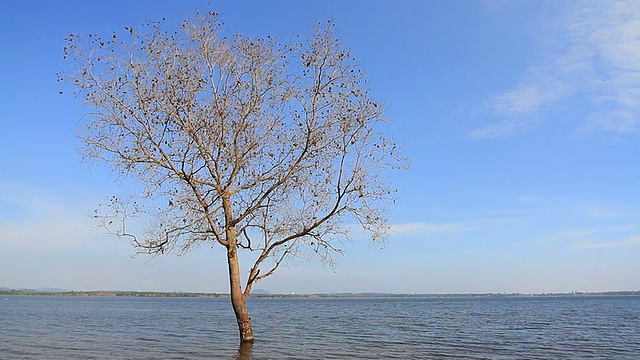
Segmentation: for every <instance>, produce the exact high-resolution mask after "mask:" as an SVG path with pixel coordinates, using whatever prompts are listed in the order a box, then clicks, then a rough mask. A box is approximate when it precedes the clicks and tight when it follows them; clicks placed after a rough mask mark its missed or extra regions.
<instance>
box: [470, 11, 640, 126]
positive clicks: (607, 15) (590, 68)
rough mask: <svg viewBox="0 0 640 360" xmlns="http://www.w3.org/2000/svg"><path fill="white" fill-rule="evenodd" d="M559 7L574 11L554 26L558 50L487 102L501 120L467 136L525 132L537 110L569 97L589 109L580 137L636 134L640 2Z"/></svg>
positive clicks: (638, 119) (639, 87)
mask: <svg viewBox="0 0 640 360" xmlns="http://www.w3.org/2000/svg"><path fill="white" fill-rule="evenodd" d="M562 4H563V5H566V4H569V6H575V7H574V8H573V9H571V11H569V15H568V16H566V17H563V18H562V19H561V20H560V22H559V25H558V26H553V25H552V26H553V28H551V33H552V34H557V35H556V36H554V37H553V38H552V39H551V41H549V42H550V43H558V44H559V46H555V47H554V50H552V51H550V53H549V54H547V55H546V56H541V57H540V59H541V61H540V64H537V65H535V66H533V67H532V68H530V69H529V71H528V73H527V75H526V76H525V78H524V80H522V81H521V82H520V83H519V84H518V85H517V86H516V87H515V88H514V89H512V90H507V91H505V92H503V93H501V94H498V95H496V96H494V97H493V98H492V99H490V100H489V101H488V104H487V108H488V110H489V112H490V113H493V114H495V115H496V116H498V117H499V118H502V120H499V121H497V122H495V123H492V124H488V125H486V126H484V127H481V128H479V129H476V130H474V131H472V132H471V133H470V136H471V137H473V138H494V137H501V136H510V135H515V134H519V133H522V132H526V131H528V130H529V129H530V128H532V127H533V126H534V125H535V122H536V115H537V114H538V113H539V112H540V111H542V110H544V109H546V108H548V107H550V106H553V105H557V104H558V103H560V102H561V101H563V100H566V99H568V98H576V99H577V100H580V101H581V102H584V103H587V104H588V105H589V107H590V108H591V109H592V110H590V114H588V115H587V116H586V119H585V120H584V121H583V123H582V125H580V127H579V129H577V131H578V132H581V133H590V132H594V131H606V132H611V133H617V134H636V133H640V117H639V116H640V115H638V113H639V110H640V61H639V60H640V2H637V1H636V2H633V1H616V2H609V1H593V2H575V3H562ZM552 8H554V9H555V6H552ZM549 23H550V24H555V22H554V21H549Z"/></svg>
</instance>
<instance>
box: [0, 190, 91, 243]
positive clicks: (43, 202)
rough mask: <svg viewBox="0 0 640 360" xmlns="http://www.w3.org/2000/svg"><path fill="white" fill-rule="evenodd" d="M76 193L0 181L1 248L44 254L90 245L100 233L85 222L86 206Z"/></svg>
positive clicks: (86, 217)
mask: <svg viewBox="0 0 640 360" xmlns="http://www.w3.org/2000/svg"><path fill="white" fill-rule="evenodd" d="M75 195H76V196H75V197H74V196H70V195H69V194H62V193H51V192H47V191H44V190H43V189H41V188H38V187H35V186H31V185H29V184H23V183H17V182H0V213H2V214H3V216H2V218H0V247H1V248H2V249H3V250H5V251H10V250H12V251H28V252H31V253H47V252H53V251H65V250H69V249H74V248H81V247H87V246H90V245H91V244H92V243H91V241H90V240H95V239H96V238H98V237H99V235H97V234H96V233H95V232H92V231H91V228H90V226H89V225H88V223H87V220H88V219H89V218H88V216H87V213H88V211H87V210H88V205H87V204H85V203H84V202H83V200H82V199H81V198H82V197H83V196H78V194H75ZM85 201H86V200H85Z"/></svg>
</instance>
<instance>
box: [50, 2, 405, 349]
mask: <svg viewBox="0 0 640 360" xmlns="http://www.w3.org/2000/svg"><path fill="white" fill-rule="evenodd" d="M125 30H126V33H125V34H124V35H122V34H116V33H113V34H112V35H109V36H108V37H106V38H105V37H100V36H97V35H88V36H86V37H85V36H80V35H76V34H71V35H70V36H69V37H68V38H67V41H68V43H67V46H66V47H65V58H66V59H67V60H68V62H69V63H70V65H71V70H70V71H68V72H66V73H62V74H61V75H60V79H61V80H64V81H67V82H70V83H72V84H73V85H74V86H75V89H76V90H75V93H76V96H78V97H79V98H80V99H81V101H82V102H84V103H86V104H88V105H90V106H91V108H92V112H91V113H89V114H87V116H86V117H85V118H84V119H83V120H82V121H81V126H80V135H79V136H80V138H81V139H82V141H83V147H82V148H81V152H82V154H83V156H84V157H85V158H87V159H89V160H96V161H98V162H100V163H106V164H108V165H109V166H110V167H111V168H112V169H113V170H114V171H115V172H116V173H117V174H118V176H128V177H133V178H135V179H137V180H139V183H140V184H141V185H142V186H141V187H134V188H132V189H129V190H130V191H129V193H128V194H126V195H125V196H123V197H119V198H116V197H113V198H112V199H111V201H110V202H109V203H108V204H107V205H108V206H106V208H103V209H101V210H97V211H96V215H95V216H96V218H98V219H101V220H102V225H104V226H105V227H106V228H108V229H110V231H112V232H113V233H115V234H116V235H119V236H124V237H129V238H130V239H131V242H132V244H133V245H134V246H135V247H136V248H137V250H138V252H140V253H148V254H152V255H156V254H163V253H166V252H168V251H171V250H175V251H178V252H179V253H180V254H184V253H186V252H188V251H189V250H190V249H191V248H192V247H193V246H194V245H197V244H200V243H207V244H210V245H212V246H214V245H216V244H217V245H219V246H222V247H223V248H224V249H226V253H227V260H228V261H227V262H228V269H229V283H230V293H231V302H232V305H233V309H234V312H235V315H236V318H237V321H238V327H239V330H240V339H241V341H242V342H251V341H253V331H252V329H251V323H250V318H249V314H248V312H247V307H246V300H247V298H248V296H249V294H250V292H251V288H252V286H253V285H254V284H255V283H256V281H258V280H260V279H264V278H265V277H267V276H270V275H271V274H273V273H274V271H275V270H276V269H277V268H278V267H279V266H280V265H281V264H282V263H283V261H285V260H286V259H288V258H289V257H292V256H308V255H313V256H317V257H319V258H320V259H322V260H324V261H328V262H332V261H333V259H334V257H333V256H335V255H336V253H340V252H341V250H340V249H339V246H340V244H341V240H344V239H348V238H349V232H350V229H352V228H354V227H356V225H359V227H361V228H362V229H364V230H365V231H366V232H367V233H368V234H369V235H370V237H371V239H372V240H374V241H383V240H384V239H385V235H386V234H387V231H388V230H389V225H388V218H387V214H386V210H387V207H388V205H389V203H390V202H392V201H394V194H395V191H393V190H391V189H389V188H388V186H387V180H388V179H387V177H386V176H387V170H388V169H390V168H402V167H403V166H404V162H403V159H402V158H400V157H399V156H398V155H397V152H396V146H395V145H394V144H393V142H392V141H390V140H389V139H388V138H387V137H385V136H384V134H383V133H382V132H380V125H381V124H382V123H383V122H384V118H383V114H382V107H381V106H380V104H379V103H377V102H375V101H374V100H372V98H371V97H370V95H369V90H368V89H367V81H366V79H365V78H364V76H363V73H362V71H361V69H359V67H358V66H357V64H356V63H355V59H353V58H352V56H351V55H350V52H349V50H348V49H346V48H345V47H344V45H343V43H342V41H341V40H339V39H337V38H336V36H335V31H334V24H333V23H332V22H328V23H327V24H326V25H320V24H318V25H316V26H315V29H314V32H313V35H312V36H311V37H310V38H308V39H307V40H305V41H300V42H283V41H280V40H278V39H276V38H273V37H270V36H267V37H266V38H248V37H244V36H242V35H240V34H234V35H226V31H225V30H224V29H223V28H222V26H221V25H220V22H219V20H218V16H217V14H215V13H209V14H195V15H194V16H192V17H190V18H188V19H187V20H185V21H184V22H183V23H182V25H181V26H180V27H179V29H177V30H175V31H173V30H172V31H166V30H163V28H162V22H150V23H148V24H145V25H142V26H141V27H140V29H137V28H133V27H125ZM136 216H142V217H143V218H146V219H147V220H149V223H148V227H147V230H146V231H144V232H143V234H142V235H141V236H136V235H133V234H131V233H129V232H128V231H127V229H126V227H125V225H126V224H127V220H128V219H129V218H131V217H136ZM239 250H247V251H251V252H254V254H255V256H254V257H253V258H254V259H255V262H254V263H253V265H252V266H251V268H250V269H249V271H248V275H247V276H246V282H245V283H244V286H243V284H242V283H241V271H240V264H239V260H238V251H239Z"/></svg>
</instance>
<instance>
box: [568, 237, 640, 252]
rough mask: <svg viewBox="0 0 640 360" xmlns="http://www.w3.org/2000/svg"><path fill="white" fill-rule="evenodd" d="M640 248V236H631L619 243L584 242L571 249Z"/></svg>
mask: <svg viewBox="0 0 640 360" xmlns="http://www.w3.org/2000/svg"><path fill="white" fill-rule="evenodd" d="M626 247H640V234H638V235H633V236H629V237H627V238H624V239H622V240H617V241H584V242H579V243H576V244H575V245H573V246H571V249H576V250H584V249H601V248H626Z"/></svg>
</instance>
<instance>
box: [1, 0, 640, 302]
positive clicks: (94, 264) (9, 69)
mask: <svg viewBox="0 0 640 360" xmlns="http://www.w3.org/2000/svg"><path fill="white" fill-rule="evenodd" d="M196 8H198V9H200V10H203V11H209V10H213V11H217V12H219V13H221V14H222V18H223V20H224V22H225V24H226V26H227V27H228V28H229V29H231V30H232V31H234V32H235V31H239V32H241V33H242V34H245V35H250V36H266V35H269V34H271V35H281V36H283V37H286V36H290V35H291V34H293V33H301V34H308V33H309V32H310V30H311V27H312V24H313V22H314V21H323V20H326V19H334V20H335V21H336V22H337V23H338V24H339V25H340V31H341V32H340V35H341V36H343V37H344V38H346V39H347V40H346V41H347V44H348V45H349V46H350V47H351V48H352V51H353V53H354V54H355V55H356V57H357V58H358V61H359V63H360V64H361V65H362V66H363V68H364V69H365V70H366V72H367V74H368V78H369V80H370V86H371V89H372V93H373V94H374V95H375V96H376V97H378V98H379V99H382V100H383V101H384V103H385V104H386V106H387V116H388V117H389V118H390V119H391V121H392V131H393V134H394V136H395V138H396V139H397V140H398V141H399V142H400V143H403V144H404V149H405V155H406V156H407V157H409V158H410V159H411V161H412V169H411V170H410V171H408V172H405V173H400V174H396V176H395V185H396V186H397V188H398V190H399V201H398V202H397V204H396V207H395V209H393V210H394V211H393V214H394V215H393V216H394V218H393V222H394V226H393V229H394V230H393V233H392V236H391V238H390V240H389V242H388V243H387V244H386V245H385V246H383V248H381V247H380V246H379V245H376V244H370V243H367V242H366V241H363V240H358V239H356V240H355V241H353V242H350V243H347V244H345V246H344V247H345V249H346V251H347V252H346V254H345V255H344V256H342V257H341V260H340V261H339V263H338V265H337V267H336V268H335V269H332V268H328V267H323V266H322V265H320V264H315V263H312V264H306V263H295V262H294V263H292V264H290V266H289V267H288V268H283V269H280V270H279V272H278V273H276V274H275V275H274V276H272V277H270V278H268V279H265V280H263V281H262V282H260V283H258V284H257V285H256V287H257V288H264V289H268V290H270V291H272V292H282V293H288V292H296V293H305V292H307V293H313V292H351V291H353V292H361V291H381V292H400V293H468V292H474V293H477V292H508V293H510V292H525V293H538V292H564V291H609V290H640V261H639V260H638V259H640V2H638V1H635V2H625V1H594V2H590V1H580V2H578V1H497V0H496V1H444V0H443V1H324V2H312V1H269V2H259V1H214V0H212V1H209V2H194V1H157V0H154V1H110V2H91V1H55V2H53V1H52V2H50V1H42V2H38V1H20V2H18V1H1V2H0V40H1V43H2V45H3V50H2V56H1V57H0V78H1V79H2V85H1V86H0V109H2V110H1V111H0V134H2V141H0V163H1V164H2V168H1V169H2V170H0V249H1V251H0V287H2V286H4V287H43V286H49V287H60V288H67V289H74V290H97V289H122V290H159V291H204V292H227V291H228V290H227V289H228V285H227V275H226V268H225V257H224V253H223V251H222V250H221V249H219V248H215V249H210V248H208V247H202V248H200V249H198V250H197V251H193V252H192V253H190V254H188V255H186V256H184V257H181V258H178V257H176V256H174V255H167V256H164V257H160V258H157V259H148V258H144V257H137V258H135V259H131V255H132V254H133V249H132V248H131V247H130V246H129V244H128V243H127V242H126V241H124V240H119V239H116V238H110V237H108V236H106V235H105V234H104V233H103V232H102V231H99V230H98V231H93V230H92V229H91V227H90V225H89V221H88V216H87V214H88V213H89V212H90V211H91V210H92V209H93V208H95V207H96V205H97V204H98V203H100V202H101V201H102V200H103V199H104V198H106V197H107V196H109V195H112V194H118V193H119V192H120V191H121V190H120V188H119V187H118V185H117V184H115V183H114V178H112V177H110V176H109V171H108V170H106V169H103V168H100V167H89V166H88V165H87V164H85V163H82V162H81V159H80V157H79V155H77V154H76V150H75V149H76V148H77V147H78V146H79V141H78V140H77V139H76V138H75V128H76V123H77V122H78V121H79V120H80V118H81V117H82V115H83V114H84V113H85V112H86V111H87V109H86V108H83V107H82V106H81V105H79V104H77V103H76V102H75V100H74V98H73V95H72V94H71V89H70V88H69V87H68V86H67V85H65V84H61V83H58V82H56V72H58V71H60V70H61V69H62V68H63V66H64V64H63V60H62V55H63V54H62V48H63V46H64V44H65V42H64V37H65V36H66V35H68V34H69V33H81V34H86V33H89V32H91V33H101V34H110V33H111V32H112V31H114V30H115V31H121V30H122V29H123V27H124V26H126V25H131V24H140V23H142V22H144V21H146V20H159V19H161V18H163V17H166V18H167V21H168V22H170V23H172V22H175V23H177V22H180V21H181V20H182V19H183V18H184V17H185V16H186V15H187V14H189V13H191V12H193V11H194V9H196ZM60 91H63V94H59V92H60ZM246 271H248V269H247V270H246Z"/></svg>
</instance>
